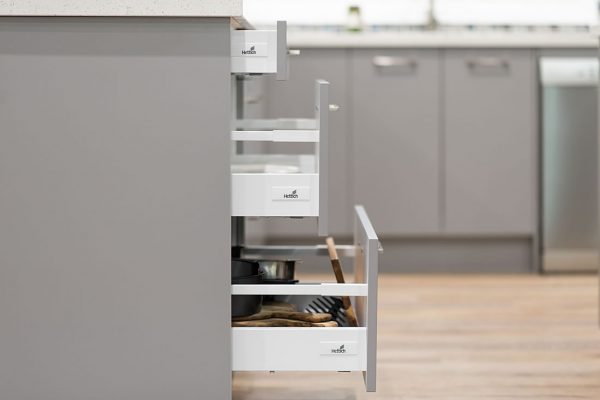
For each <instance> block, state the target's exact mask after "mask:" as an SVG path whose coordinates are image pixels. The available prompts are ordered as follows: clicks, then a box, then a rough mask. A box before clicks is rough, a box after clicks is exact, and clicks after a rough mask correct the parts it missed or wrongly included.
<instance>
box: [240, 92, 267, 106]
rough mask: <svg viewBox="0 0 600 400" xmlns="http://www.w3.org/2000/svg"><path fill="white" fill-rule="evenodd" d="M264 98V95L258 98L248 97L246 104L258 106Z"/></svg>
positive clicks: (245, 99)
mask: <svg viewBox="0 0 600 400" xmlns="http://www.w3.org/2000/svg"><path fill="white" fill-rule="evenodd" d="M262 99H263V96H262V95H260V94H259V95H257V96H248V97H244V103H246V104H258V103H260V102H261V101H262Z"/></svg>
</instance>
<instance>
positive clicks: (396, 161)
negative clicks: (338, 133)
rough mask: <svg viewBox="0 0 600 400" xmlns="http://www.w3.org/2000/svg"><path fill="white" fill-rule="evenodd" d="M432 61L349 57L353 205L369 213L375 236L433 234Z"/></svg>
mask: <svg viewBox="0 0 600 400" xmlns="http://www.w3.org/2000/svg"><path fill="white" fill-rule="evenodd" d="M438 54H439V53H438V51H437V50H419V51H410V50H389V49H388V50H356V51H355V52H354V54H353V60H352V61H353V63H352V76H351V78H352V85H353V92H352V117H351V122H352V124H351V126H352V130H353V132H352V133H353V135H352V140H353V142H352V145H353V152H352V155H353V160H354V163H353V177H354V187H353V192H354V200H355V201H356V202H357V203H360V204H364V205H365V207H366V208H367V209H368V210H369V213H370V214H371V218H372V219H373V222H374V223H375V224H376V225H377V229H378V232H379V233H380V234H381V235H395V234H429V233H437V232H439V229H440V226H439V221H440V214H439V197H440V180H439V176H440V170H439V169H440V163H439V159H440V150H441V149H440V124H439V122H440V121H439V118H440V100H439V98H440V81H439V77H440V61H439V56H438Z"/></svg>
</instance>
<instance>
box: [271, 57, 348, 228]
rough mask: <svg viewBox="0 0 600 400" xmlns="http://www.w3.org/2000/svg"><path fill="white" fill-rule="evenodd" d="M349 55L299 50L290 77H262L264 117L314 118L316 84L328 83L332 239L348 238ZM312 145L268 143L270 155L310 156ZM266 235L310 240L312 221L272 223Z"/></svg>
mask: <svg viewBox="0 0 600 400" xmlns="http://www.w3.org/2000/svg"><path fill="white" fill-rule="evenodd" d="M347 54H348V51H346V50H341V49H340V50H330V49H328V50H325V49H318V50H302V51H301V54H300V55H299V56H298V57H292V58H291V59H290V78H289V80H288V81H277V80H275V78H274V77H266V95H265V96H264V99H265V100H264V101H265V102H266V104H265V106H266V107H265V108H266V117H267V118H314V115H315V110H314V107H315V100H314V96H315V91H314V82H315V79H325V80H327V81H329V82H330V95H329V100H330V102H331V103H335V104H337V105H339V106H340V109H339V110H338V111H337V112H332V113H330V115H329V117H330V119H329V148H330V151H329V174H330V175H329V193H328V195H329V207H328V213H329V231H330V233H332V234H336V235H344V236H348V237H350V236H351V234H352V229H353V228H352V226H351V221H352V205H353V204H354V203H353V202H352V199H351V197H350V190H349V186H348V185H349V182H350V180H351V179H350V176H349V173H348V170H349V165H348V164H349V162H350V161H351V160H350V159H349V156H348V151H347V149H348V147H349V143H348V141H349V127H348V121H347V116H348V115H349V110H348V106H349V104H348V100H347V99H348V96H349V93H348V79H349V75H348V57H347ZM309 146H312V145H311V144H293V145H290V144H280V143H277V144H275V143H273V144H269V146H268V147H269V151H270V152H271V153H277V152H281V151H283V152H285V153H290V154H294V153H298V152H299V153H306V154H310V153H312V152H314V149H313V148H312V147H309ZM267 227H268V228H267V230H268V232H269V236H272V237H281V236H296V237H314V235H315V234H316V220H315V219H313V218H305V219H301V220H299V219H283V218H271V219H269V221H268V222H267Z"/></svg>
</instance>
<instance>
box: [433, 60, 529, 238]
mask: <svg viewBox="0 0 600 400" xmlns="http://www.w3.org/2000/svg"><path fill="white" fill-rule="evenodd" d="M445 65H446V67H445V85H446V90H445V93H444V103H445V107H446V109H445V112H444V115H445V118H444V121H445V138H444V141H445V149H446V152H445V168H444V172H445V175H444V187H445V208H444V211H445V212H444V214H445V224H444V225H445V231H446V232H447V233H460V234H492V235H493V234H532V233H533V232H534V225H535V206H534V204H535V190H536V187H537V185H536V176H537V174H536V157H537V150H536V129H537V123H536V121H537V120H536V112H537V107H536V96H535V90H536V87H537V83H536V74H535V59H534V56H533V53H532V52H531V51H529V50H495V51H488V50H464V51H460V50H448V51H447V52H446V60H445Z"/></svg>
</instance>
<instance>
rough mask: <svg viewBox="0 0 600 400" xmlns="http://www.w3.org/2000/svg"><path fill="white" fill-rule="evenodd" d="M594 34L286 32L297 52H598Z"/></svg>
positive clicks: (597, 39)
mask: <svg viewBox="0 0 600 400" xmlns="http://www.w3.org/2000/svg"><path fill="white" fill-rule="evenodd" d="M598 44H599V38H598V35H597V33H592V32H589V33H588V32H582V33H520V32H519V33H513V32H501V33H494V32H379V33H377V32H373V33H371V32H369V33H332V32H289V33H288V45H289V46H290V47H299V48H394V47H398V48H406V47H412V48H437V47H465V48H481V47H486V48H487V47H500V48H502V47H507V48H508V47H510V48H597V47H598Z"/></svg>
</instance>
